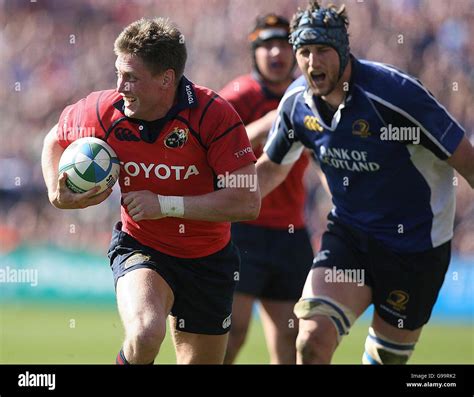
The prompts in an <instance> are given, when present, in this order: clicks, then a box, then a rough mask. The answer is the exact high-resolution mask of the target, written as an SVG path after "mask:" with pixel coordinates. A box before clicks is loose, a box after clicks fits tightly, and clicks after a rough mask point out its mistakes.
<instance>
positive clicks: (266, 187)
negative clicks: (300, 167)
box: [257, 153, 292, 199]
mask: <svg viewBox="0 0 474 397" xmlns="http://www.w3.org/2000/svg"><path fill="white" fill-rule="evenodd" d="M291 167H292V164H290V165H280V164H276V163H274V162H272V161H271V160H270V159H269V158H268V156H267V155H266V154H265V153H264V154H263V155H262V156H261V157H260V158H259V159H258V161H257V175H258V184H259V185H260V194H261V195H262V199H263V198H264V197H265V196H266V195H267V194H269V193H270V192H271V191H272V190H274V189H275V188H276V187H277V186H279V185H280V184H281V183H282V182H283V181H284V180H285V178H286V176H287V175H288V173H289V172H290V170H291Z"/></svg>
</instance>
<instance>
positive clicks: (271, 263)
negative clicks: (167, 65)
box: [220, 14, 313, 364]
mask: <svg viewBox="0 0 474 397" xmlns="http://www.w3.org/2000/svg"><path fill="white" fill-rule="evenodd" d="M289 30H290V26H289V22H288V21H287V20H286V19H285V18H283V17H281V16H278V15H275V14H267V15H265V16H261V17H258V18H257V21H256V25H255V27H254V29H253V30H252V32H251V33H250V34H249V42H250V46H251V52H252V59H253V71H252V73H251V74H246V75H243V76H240V77H237V78H236V79H235V80H233V81H231V82H230V83H228V84H227V85H226V86H225V87H224V88H223V89H222V91H221V92H220V95H222V96H223V97H224V98H225V99H227V100H228V101H229V102H230V103H231V104H232V105H233V106H234V108H235V109H236V110H237V112H238V113H239V115H240V117H241V118H242V120H243V122H244V124H245V126H246V129H247V134H248V136H249V139H250V142H251V143H252V147H253V150H254V153H255V155H256V156H257V157H258V156H260V155H261V154H262V149H263V142H264V140H265V139H266V138H267V135H268V132H269V131H270V129H271V125H272V123H273V121H274V120H275V118H276V115H277V112H276V108H277V107H278V103H279V101H280V100H281V98H282V96H283V94H284V92H285V90H286V89H287V88H288V86H289V85H290V84H291V82H292V81H293V73H294V67H295V66H296V61H295V58H294V55H293V50H292V48H291V45H290V44H289V43H288V35H289ZM307 165H308V158H307V156H306V155H304V156H301V157H300V159H299V160H298V161H296V162H295V164H294V166H293V168H292V170H291V171H290V173H289V175H288V178H286V179H285V180H284V181H283V182H282V184H281V185H280V186H278V187H277V188H276V189H275V190H274V191H273V192H272V193H271V194H269V195H268V196H267V197H266V198H265V199H264V200H263V202H262V207H261V210H260V215H259V217H258V219H256V220H255V221H249V222H241V223H234V224H232V239H233V241H234V242H235V243H236V244H237V247H238V248H239V249H240V255H241V258H242V264H241V271H240V275H239V281H238V283H237V287H236V293H235V295H234V303H233V310H232V329H231V331H230V334H229V344H228V347H227V353H226V357H225V360H224V363H229V364H230V363H232V362H233V361H234V360H235V357H236V355H237V353H238V351H239V350H240V348H241V347H242V345H243V343H244V341H245V337H246V334H247V330H248V327H249V322H250V319H251V314H252V307H253V304H254V302H255V301H256V300H257V299H258V300H259V301H260V304H261V305H260V307H261V310H260V312H261V317H262V322H263V326H264V329H265V335H266V338H267V346H268V348H269V352H270V361H271V363H275V364H289V363H295V362H296V349H295V341H296V336H297V333H298V327H297V323H298V321H297V319H296V317H295V316H294V314H293V306H294V304H295V303H296V302H297V301H298V298H299V297H300V296H301V291H302V289H303V285H304V281H305V279H306V276H307V274H308V271H309V269H310V266H311V259H312V257H313V252H312V249H311V243H310V240H309V238H308V233H307V231H306V229H305V222H304V219H303V211H304V201H305V189H304V186H303V174H304V172H305V169H306V167H307Z"/></svg>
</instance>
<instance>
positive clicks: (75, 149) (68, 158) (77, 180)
mask: <svg viewBox="0 0 474 397" xmlns="http://www.w3.org/2000/svg"><path fill="white" fill-rule="evenodd" d="M64 172H66V173H67V176H68V177H67V180H66V185H67V186H68V188H69V189H71V190H72V191H73V192H76V193H85V192H87V191H88V190H90V189H92V188H94V187H95V186H100V190H99V192H98V193H97V194H99V193H101V192H103V191H104V190H106V189H107V188H109V187H112V186H113V185H114V184H115V182H117V179H118V177H119V172H120V162H119V159H118V157H117V155H116V154H115V151H114V150H113V149H112V148H111V147H110V145H109V144H108V143H107V142H105V141H103V140H101V139H98V138H93V137H86V138H80V139H78V140H76V141H74V142H73V143H71V144H70V145H69V146H68V147H67V148H66V150H65V151H64V153H63V154H62V156H61V159H60V161H59V175H61V174H63V173H64Z"/></svg>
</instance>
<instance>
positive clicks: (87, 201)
mask: <svg viewBox="0 0 474 397" xmlns="http://www.w3.org/2000/svg"><path fill="white" fill-rule="evenodd" d="M57 128H58V125H57V124H56V125H55V126H54V127H53V128H52V129H51V130H50V131H49V132H48V134H47V135H46V137H45V138H44V142H43V151H42V153H41V168H42V170H43V178H44V181H45V183H46V187H47V189H48V198H49V201H50V202H51V204H52V205H54V206H55V207H56V208H60V209H78V208H86V207H90V206H91V205H96V204H99V203H101V202H102V201H104V200H105V199H106V198H107V197H109V195H110V193H112V189H107V190H105V191H104V192H102V193H101V194H99V195H97V196H94V195H95V194H96V193H97V192H98V191H99V190H100V187H95V188H94V189H91V190H89V191H88V192H86V193H74V192H73V191H71V190H70V189H69V188H68V187H67V186H66V179H67V175H66V173H63V174H62V175H61V176H59V175H58V165H59V160H60V159H61V155H62V154H63V152H64V148H63V147H62V146H61V145H60V144H59V143H58V140H57V135H56V131H57Z"/></svg>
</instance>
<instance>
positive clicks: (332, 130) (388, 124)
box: [264, 57, 464, 252]
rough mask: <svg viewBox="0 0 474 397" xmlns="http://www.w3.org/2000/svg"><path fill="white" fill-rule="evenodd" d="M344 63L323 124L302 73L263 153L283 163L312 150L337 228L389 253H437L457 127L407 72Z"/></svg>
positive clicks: (444, 230)
mask: <svg viewBox="0 0 474 397" xmlns="http://www.w3.org/2000/svg"><path fill="white" fill-rule="evenodd" d="M351 62H352V76H351V81H350V82H349V89H348V92H347V95H346V100H345V102H344V103H342V104H341V105H340V106H339V108H338V109H337V111H336V112H335V114H334V116H333V117H332V122H331V124H330V125H328V124H327V123H325V121H324V119H323V118H322V117H321V113H320V110H321V108H320V106H321V105H318V101H317V100H316V99H315V98H313V96H312V94H311V92H310V91H309V90H308V86H307V83H306V80H305V79H304V77H303V76H301V77H300V78H299V79H297V80H296V81H295V82H294V83H293V84H292V85H291V86H290V87H289V88H288V90H287V92H286V94H285V96H284V97H283V98H282V100H281V102H280V105H279V116H278V118H277V119H276V121H275V123H274V125H273V128H272V131H271V133H270V135H269V138H268V141H267V143H266V145H265V148H264V151H265V152H266V153H267V155H268V156H269V158H270V159H271V160H272V161H273V162H275V163H279V164H290V163H293V162H295V161H296V160H297V159H298V158H299V156H300V155H301V153H302V151H303V149H304V147H307V148H310V149H312V150H313V152H314V156H315V158H316V159H317V161H318V162H319V164H320V166H321V169H322V171H323V172H324V174H325V175H326V178H327V181H328V185H329V188H330V190H331V193H332V200H333V204H334V208H333V209H332V213H333V215H334V216H336V217H337V218H338V219H339V220H340V221H341V222H343V223H346V224H348V225H350V226H352V227H354V228H356V229H359V230H362V231H364V232H366V233H368V234H369V235H370V236H371V237H373V238H375V239H377V240H379V241H381V242H383V243H384V244H385V245H386V246H388V247H389V248H390V249H392V250H394V251H396V252H419V251H424V250H427V249H430V248H433V247H437V246H439V245H441V244H443V243H445V242H446V241H448V240H450V239H451V238H452V236H453V221H454V211H455V191H454V184H453V178H454V170H453V168H452V167H451V166H449V164H447V163H446V162H445V161H444V160H446V159H447V158H449V157H450V156H451V154H452V153H453V152H454V151H455V150H456V148H457V146H458V145H459V143H460V142H461V139H462V137H463V136H464V130H463V128H462V127H461V126H460V125H459V124H458V122H457V121H456V120H455V119H454V118H453V117H452V116H451V115H450V114H449V113H448V112H447V110H446V109H445V108H444V107H443V106H442V105H441V104H440V103H439V102H438V101H437V100H436V99H435V98H434V97H433V96H432V94H431V93H430V92H429V91H428V90H427V89H426V88H425V87H423V85H422V84H421V83H420V82H419V81H418V80H416V79H415V78H413V77H412V76H410V75H408V74H406V73H404V72H402V71H400V70H398V69H396V68H395V67H393V66H390V65H386V64H382V63H377V62H370V61H365V60H357V59H355V58H353V57H352V58H351ZM417 133H419V136H418V137H417V135H416V134H417ZM410 134H411V135H410ZM418 141H419V142H418Z"/></svg>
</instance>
